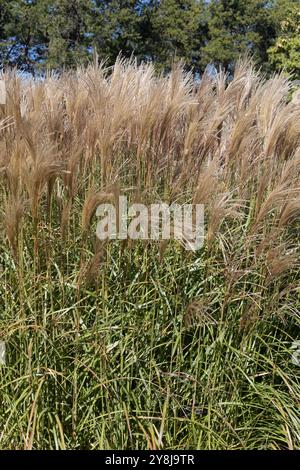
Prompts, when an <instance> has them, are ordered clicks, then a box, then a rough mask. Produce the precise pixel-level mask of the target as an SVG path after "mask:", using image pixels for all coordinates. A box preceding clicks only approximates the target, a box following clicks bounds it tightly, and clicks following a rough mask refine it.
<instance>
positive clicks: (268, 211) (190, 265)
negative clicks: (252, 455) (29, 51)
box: [0, 60, 300, 449]
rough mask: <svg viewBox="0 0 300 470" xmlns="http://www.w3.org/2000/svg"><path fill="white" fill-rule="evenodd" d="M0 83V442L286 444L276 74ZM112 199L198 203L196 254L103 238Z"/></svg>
mask: <svg viewBox="0 0 300 470" xmlns="http://www.w3.org/2000/svg"><path fill="white" fill-rule="evenodd" d="M2 78H3V79H4V80H5V84H6V95H7V99H6V104H5V105H1V106H0V210H1V217H0V221H1V248H0V261H1V271H0V305H1V309H0V341H1V351H2V352H1V358H2V359H1V361H0V448H1V449H299V448H300V432H299V429H300V402H299V397H300V383H299V371H300V369H299V367H300V360H299V362H298V360H297V358H298V357H299V359H300V353H299V355H298V353H297V351H298V350H297V347H298V346H297V345H299V343H297V341H298V339H299V320H300V318H299V307H300V288H299V227H300V222H299V219H300V105H299V103H297V102H295V100H293V99H292V100H291V99H290V95H291V94H290V90H291V83H290V82H289V79H288V78H286V77H284V76H283V75H275V76H274V77H272V78H270V79H268V80H267V79H266V78H265V77H264V76H262V75H261V74H260V73H258V72H256V71H255V70H254V68H253V67H252V65H251V63H249V61H243V62H241V63H240V64H239V65H238V66H237V67H236V71H235V75H234V77H233V79H230V80H229V78H228V77H227V76H226V75H225V74H224V73H223V72H222V71H220V72H219V73H218V74H217V75H216V76H214V77H212V76H211V75H210V74H209V73H207V74H205V75H204V76H203V77H202V80H201V82H200V83H199V84H196V85H195V83H194V82H193V78H192V76H190V75H189V74H186V73H184V72H183V70H182V68H181V67H180V66H175V67H174V68H173V70H172V72H171V73H170V74H169V75H168V76H157V75H155V73H154V70H153V67H152V66H151V65H147V66H146V65H144V66H137V65H136V64H135V63H134V62H125V61H123V60H118V61H117V63H116V64H115V66H114V67H112V68H105V66H104V65H100V66H98V65H90V66H89V67H87V68H85V69H78V70H77V71H75V72H74V71H72V72H64V73H63V74H61V75H60V76H55V75H49V76H48V77H47V78H46V79H45V80H44V81H36V82H34V81H25V80H24V79H21V78H20V77H19V76H18V74H17V73H15V72H14V71H11V72H9V71H8V72H6V73H5V74H4V75H3V77H2ZM120 194H126V195H128V197H129V198H130V199H131V200H132V201H135V202H144V203H150V202H161V201H162V202H166V203H168V204H171V203H173V202H177V203H184V202H186V203H193V204H197V203H201V204H204V206H205V234H206V235H205V243H204V246H203V248H201V249H200V250H198V251H196V252H194V253H193V252H188V251H185V250H184V249H183V247H182V246H180V245H179V244H178V243H177V242H176V241H170V242H166V241H143V240H140V241H130V240H128V241H127V240H125V241H121V242H119V241H111V242H109V241H108V242H105V243H104V242H100V241H99V240H98V239H97V237H96V228H95V227H96V217H95V212H96V209H97V207H98V205H99V204H100V203H103V202H114V201H116V200H117V198H118V196H119V195H120ZM4 349H5V351H4Z"/></svg>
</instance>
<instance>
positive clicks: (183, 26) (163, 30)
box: [146, 0, 207, 71]
mask: <svg viewBox="0 0 300 470" xmlns="http://www.w3.org/2000/svg"><path fill="white" fill-rule="evenodd" d="M146 13H148V15H149V24H150V28H149V30H148V44H149V46H148V53H149V56H150V57H151V59H152V60H154V61H155V63H156V64H157V65H159V66H160V67H167V68H169V67H170V65H171V63H172V61H173V59H174V57H177V58H179V59H183V60H184V62H185V64H186V65H187V67H188V68H193V69H194V70H196V71H199V70H200V69H201V48H202V47H203V45H204V44H205V38H206V35H207V26H206V18H205V2H204V1H202V0H162V1H154V2H150V4H149V5H148V11H147V10H146Z"/></svg>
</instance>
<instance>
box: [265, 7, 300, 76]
mask: <svg viewBox="0 0 300 470" xmlns="http://www.w3.org/2000/svg"><path fill="white" fill-rule="evenodd" d="M280 6H281V5H279V7H280ZM277 16H278V17H279V18H280V20H281V21H280V23H279V24H280V26H279V35H278V37H277V39H276V42H275V44H274V45H273V46H272V47H270V48H269V49H268V53H269V60H270V63H271V64H272V65H273V67H274V68H275V69H276V70H281V69H283V68H284V69H285V70H286V71H287V72H289V73H293V74H294V76H295V78H300V5H299V3H298V2H288V3H287V2H285V5H284V10H282V9H280V8H279V10H278V11H277Z"/></svg>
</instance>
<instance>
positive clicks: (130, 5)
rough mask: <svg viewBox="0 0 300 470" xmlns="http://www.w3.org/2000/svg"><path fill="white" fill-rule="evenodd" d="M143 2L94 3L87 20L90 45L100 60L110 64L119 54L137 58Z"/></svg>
mask: <svg viewBox="0 0 300 470" xmlns="http://www.w3.org/2000/svg"><path fill="white" fill-rule="evenodd" d="M144 6H145V2H144V1H143V0H141V1H136V0H121V1H117V0H110V1H103V0H95V1H94V2H93V8H92V15H91V20H90V28H89V29H90V31H91V36H92V44H93V46H94V47H95V48H96V49H97V53H98V55H99V57H100V58H104V59H108V61H109V63H110V64H112V63H113V62H114V61H115V59H116V57H117V56H118V55H119V54H120V53H121V54H122V55H123V56H124V57H130V56H131V55H132V54H134V55H136V56H138V57H140V56H141V54H142V52H143V38H142V12H143V9H144Z"/></svg>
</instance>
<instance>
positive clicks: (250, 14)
mask: <svg viewBox="0 0 300 470" xmlns="http://www.w3.org/2000/svg"><path fill="white" fill-rule="evenodd" d="M299 25H300V6H299V1H298V0H210V1H207V0H121V1H119V0H110V1H103V0H74V1H69V0H53V1H50V0H14V1H11V0H0V63H2V65H4V66H7V65H9V66H15V65H16V66H18V67H19V68H22V69H23V70H26V71H30V72H31V73H38V72H41V71H43V70H45V68H55V69H61V68H62V67H76V66H78V65H79V64H84V63H86V62H87V61H88V60H89V58H90V57H91V56H92V55H93V53H94V52H95V51H97V53H98V55H99V57H100V59H105V60H108V65H112V64H113V63H114V61H115V60H116V58H117V56H118V54H119V53H120V52H121V53H122V55H123V56H125V57H130V56H131V55H132V54H133V55H134V56H135V57H136V58H137V59H138V60H139V61H149V60H152V61H154V62H155V65H156V67H157V68H159V69H170V66H171V64H172V61H173V60H174V57H175V58H179V59H183V60H184V62H185V64H186V67H187V68H188V69H193V70H194V71H196V72H203V71H204V70H205V67H206V66H207V64H208V63H213V64H215V65H222V66H223V67H224V68H225V69H226V70H230V71H232V69H233V65H234V63H235V62H236V60H237V58H238V56H239V55H240V54H244V53H245V52H246V51H248V52H250V53H251V54H252V55H253V57H254V58H255V60H256V62H257V64H258V65H259V66H260V67H263V69H264V70H265V71H266V72H268V73H269V72H271V71H274V70H279V69H281V68H282V67H286V69H287V70H288V71H289V72H293V73H295V75H296V76H298V77H299V73H300V72H299V70H300V43H299Z"/></svg>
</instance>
